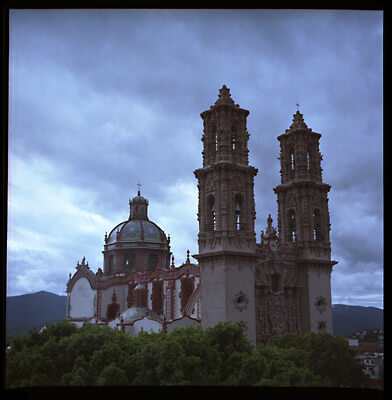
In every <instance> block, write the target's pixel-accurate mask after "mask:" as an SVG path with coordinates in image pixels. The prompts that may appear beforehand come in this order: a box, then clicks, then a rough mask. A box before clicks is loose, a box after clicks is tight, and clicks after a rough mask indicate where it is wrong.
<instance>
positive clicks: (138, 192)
mask: <svg viewBox="0 0 392 400" xmlns="http://www.w3.org/2000/svg"><path fill="white" fill-rule="evenodd" d="M136 186H138V191H137V195H138V196H140V186H143V185H142V184H141V183H140V182H139V183H137V184H136Z"/></svg>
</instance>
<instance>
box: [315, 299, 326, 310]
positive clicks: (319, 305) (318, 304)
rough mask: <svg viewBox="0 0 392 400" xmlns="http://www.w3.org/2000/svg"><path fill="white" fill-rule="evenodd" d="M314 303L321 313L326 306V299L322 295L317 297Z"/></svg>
mask: <svg viewBox="0 0 392 400" xmlns="http://www.w3.org/2000/svg"><path fill="white" fill-rule="evenodd" d="M314 305H315V306H316V309H317V311H318V312H319V313H320V314H321V313H323V312H324V311H325V309H326V308H327V300H326V299H325V297H324V296H319V297H317V299H316V301H315V303H314Z"/></svg>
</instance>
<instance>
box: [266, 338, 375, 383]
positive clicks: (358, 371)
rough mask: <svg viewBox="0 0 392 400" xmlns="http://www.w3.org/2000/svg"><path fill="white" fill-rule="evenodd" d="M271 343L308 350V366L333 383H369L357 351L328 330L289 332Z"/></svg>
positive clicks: (280, 346) (325, 380)
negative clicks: (355, 356)
mask: <svg viewBox="0 0 392 400" xmlns="http://www.w3.org/2000/svg"><path fill="white" fill-rule="evenodd" d="M270 345H271V346H276V347H279V348H283V349H289V348H296V349H301V350H303V351H305V352H307V353H308V354H309V358H308V361H307V362H308V368H309V369H310V370H311V371H312V372H313V373H314V374H315V375H318V376H320V377H322V379H323V381H324V382H325V383H326V384H329V385H330V386H333V387H363V386H366V384H367V379H366V377H365V376H364V374H363V372H362V368H361V366H360V364H359V363H358V362H357V360H355V358H354V355H355V354H354V351H353V350H352V349H350V347H349V345H348V342H347V341H346V340H345V339H344V338H341V337H337V338H334V337H333V336H332V335H329V334H327V333H318V334H316V333H313V332H307V333H302V334H297V335H295V334H289V333H287V334H284V335H281V336H279V337H277V338H275V339H273V340H272V341H271V343H270Z"/></svg>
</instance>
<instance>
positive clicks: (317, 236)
mask: <svg viewBox="0 0 392 400" xmlns="http://www.w3.org/2000/svg"><path fill="white" fill-rule="evenodd" d="M320 220H321V218H320V210H318V209H317V208H316V209H314V210H313V240H322V237H321V236H322V235H321V221H320Z"/></svg>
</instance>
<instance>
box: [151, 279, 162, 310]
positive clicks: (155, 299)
mask: <svg viewBox="0 0 392 400" xmlns="http://www.w3.org/2000/svg"><path fill="white" fill-rule="evenodd" d="M151 308H152V309H153V310H154V311H155V312H157V313H158V314H162V313H163V281H153V282H152V295H151Z"/></svg>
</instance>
